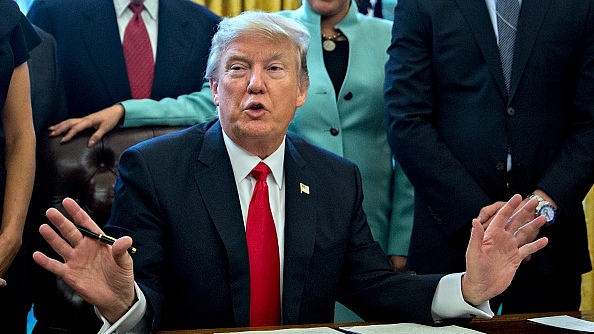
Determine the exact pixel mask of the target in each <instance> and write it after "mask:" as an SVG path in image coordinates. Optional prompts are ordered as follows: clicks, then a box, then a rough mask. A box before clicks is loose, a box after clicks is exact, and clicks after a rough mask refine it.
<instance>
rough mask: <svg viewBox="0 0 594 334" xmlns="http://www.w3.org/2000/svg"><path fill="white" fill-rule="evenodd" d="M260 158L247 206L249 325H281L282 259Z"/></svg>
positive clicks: (265, 166)
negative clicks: (254, 183) (280, 259)
mask: <svg viewBox="0 0 594 334" xmlns="http://www.w3.org/2000/svg"><path fill="white" fill-rule="evenodd" d="M269 173H270V168H269V167H268V165H266V164H265V163H263V162H260V163H259V164H258V165H257V166H256V167H254V169H253V170H252V172H251V175H252V176H253V177H254V178H255V179H256V186H255V187H254V192H253V193H252V199H251V201H250V206H249V209H248V216H247V223H246V238H247V244H248V255H249V263H250V326H252V327H258V326H275V325H280V261H279V252H278V239H277V237H276V227H275V226H274V219H273V218H272V212H271V211H270V201H269V199H268V184H267V183H266V176H267V175H268V174H269Z"/></svg>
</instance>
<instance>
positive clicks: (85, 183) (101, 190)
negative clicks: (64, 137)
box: [31, 126, 184, 334]
mask: <svg viewBox="0 0 594 334" xmlns="http://www.w3.org/2000/svg"><path fill="white" fill-rule="evenodd" d="M183 128H184V127H166V126H160V127H138V128H116V129H114V130H112V131H110V132H109V133H107V134H106V135H105V136H104V137H103V138H102V139H101V140H100V141H99V142H98V143H96V144H95V145H94V146H93V147H90V148H89V147H87V142H88V140H89V137H90V135H91V134H92V133H93V130H88V131H85V132H82V133H80V134H79V135H77V136H76V137H75V138H73V139H72V140H71V141H69V142H67V143H63V144H62V143H60V139H61V137H53V138H52V137H49V136H46V137H45V138H42V140H41V141H40V142H41V144H40V147H39V148H38V152H39V153H40V154H39V155H38V161H37V170H38V173H37V179H36V185H35V187H36V192H35V195H34V196H35V197H36V198H35V199H36V201H35V202H36V203H38V207H37V208H35V209H34V212H35V219H34V221H36V222H37V225H40V224H41V223H47V222H49V221H48V220H47V218H46V217H45V215H44V214H45V211H46V210H47V209H48V208H49V207H55V208H57V209H59V210H61V211H62V212H63V213H65V212H64V210H63V208H62V205H61V202H62V199H64V198H65V197H71V198H73V199H74V200H76V201H77V202H78V204H79V205H80V206H81V207H82V208H83V209H84V210H85V211H87V212H88V213H89V215H90V216H91V218H93V220H94V221H95V222H96V223H97V224H98V225H99V226H100V227H101V226H103V225H105V223H107V221H108V219H109V216H110V212H111V204H112V202H113V199H114V185H115V181H116V177H117V166H118V162H119V157H120V155H121V154H122V153H123V151H124V150H125V149H127V148H128V147H130V146H132V145H134V144H136V143H139V142H141V141H144V140H147V139H150V138H153V137H156V136H160V135H162V134H165V133H170V132H174V131H178V130H181V129H183ZM33 235H34V237H35V238H34V241H33V244H34V248H35V249H38V250H41V251H43V252H44V253H45V254H48V255H49V256H52V257H54V258H57V259H59V256H58V255H57V254H56V253H55V252H54V251H53V250H52V249H51V248H50V247H49V245H48V244H47V243H46V242H45V241H44V240H43V239H42V238H41V236H39V233H34V234H33ZM31 274H32V275H34V276H33V277H34V280H35V282H36V283H35V288H34V300H33V311H34V315H35V317H36V318H37V323H36V325H35V327H34V329H33V333H35V334H40V333H71V334H75V333H97V330H98V329H99V328H100V322H99V321H98V319H97V317H96V315H95V314H94V311H93V308H92V306H91V305H89V304H87V303H86V302H84V301H83V300H82V299H81V298H80V297H79V296H78V295H76V293H74V292H73V291H72V289H70V287H69V286H67V285H66V284H65V283H64V282H63V281H62V280H61V279H59V278H58V277H56V276H55V275H53V274H52V273H50V272H48V271H46V270H44V269H43V268H41V267H39V266H38V265H35V266H34V267H33V272H32V273H31Z"/></svg>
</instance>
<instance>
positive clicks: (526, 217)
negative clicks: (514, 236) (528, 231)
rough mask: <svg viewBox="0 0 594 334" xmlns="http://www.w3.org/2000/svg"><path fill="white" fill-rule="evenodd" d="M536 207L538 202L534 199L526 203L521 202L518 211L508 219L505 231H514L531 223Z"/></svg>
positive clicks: (524, 201)
mask: <svg viewBox="0 0 594 334" xmlns="http://www.w3.org/2000/svg"><path fill="white" fill-rule="evenodd" d="M537 205H538V201H537V200H536V199H529V200H528V201H526V200H523V201H522V202H521V203H520V207H519V209H518V210H516V212H515V213H514V214H513V215H512V216H511V217H510V219H509V222H508V225H507V230H509V231H516V230H518V229H519V228H520V227H522V226H523V225H525V224H527V223H528V222H530V221H532V220H533V219H534V213H535V212H536V206H537Z"/></svg>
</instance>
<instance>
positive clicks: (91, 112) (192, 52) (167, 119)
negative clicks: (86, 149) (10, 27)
mask: <svg viewBox="0 0 594 334" xmlns="http://www.w3.org/2000/svg"><path fill="white" fill-rule="evenodd" d="M137 2H138V1H134V3H137ZM141 3H142V7H143V9H142V10H141V12H140V14H139V15H140V17H139V18H136V15H135V14H134V12H133V10H132V7H131V3H130V1H128V0H98V1H96V0H77V1H63V0H39V1H35V2H34V3H33V4H32V5H31V8H30V10H29V12H28V14H27V17H28V18H29V19H30V20H31V21H32V22H33V23H34V24H36V25H37V26H39V27H40V28H42V29H44V30H45V31H47V32H49V33H50V34H51V35H53V36H54V37H55V39H56V41H57V46H58V50H57V51H58V64H59V66H60V70H61V74H62V78H63V81H64V89H65V94H66V100H67V106H68V117H69V119H67V120H64V122H60V123H58V125H64V124H71V123H73V124H77V123H78V122H79V121H81V120H82V119H84V117H85V116H89V117H97V116H101V117H103V119H105V120H106V121H107V122H110V124H112V126H111V128H113V127H114V126H116V125H117V124H120V123H121V124H122V125H124V126H140V125H177V124H180V123H181V124H183V122H184V119H183V118H181V117H178V115H177V114H176V113H175V111H172V109H171V108H167V105H168V103H169V102H170V100H171V98H172V97H177V96H179V95H182V94H188V93H191V92H197V93H196V96H194V97H193V98H194V99H195V100H196V101H195V103H198V104H199V105H201V106H203V108H201V109H200V110H201V112H202V113H201V114H200V115H198V116H197V117H200V119H201V120H202V121H205V120H208V119H212V118H214V117H216V113H215V108H214V105H213V103H212V94H211V92H210V89H209V88H208V85H207V84H206V89H204V90H203V89H202V88H203V87H204V86H205V82H204V80H203V76H204V70H205V68H206V59H207V57H208V51H209V49H210V42H211V39H212V35H213V34H214V31H215V30H216V24H217V23H218V22H219V21H220V18H219V17H218V16H217V15H215V14H214V13H212V12H211V11H210V10H208V9H207V8H206V7H204V6H201V5H198V4H196V3H192V2H191V1H185V0H145V1H142V2H141ZM136 20H138V22H140V23H141V24H140V27H143V28H144V30H145V33H146V34H148V44H149V45H147V46H148V47H149V49H150V51H149V54H150V55H152V56H151V60H152V65H151V66H149V69H141V70H139V69H137V68H133V67H129V65H131V63H132V64H133V63H135V62H137V61H134V60H132V61H131V60H130V59H129V58H128V57H126V54H127V53H125V51H124V50H126V45H127V43H126V40H127V38H126V32H129V30H128V28H129V27H131V24H130V23H131V22H136ZM133 49H134V47H133ZM135 49H138V47H135ZM126 59H128V61H127V60H126ZM149 65H150V64H149ZM144 72H150V73H153V78H152V84H151V85H149V87H148V93H147V92H146V91H145V92H144V93H143V94H144V95H142V94H139V95H136V94H135V92H136V89H134V87H135V84H134V82H135V81H134V80H133V78H134V77H136V75H135V74H138V73H144ZM133 98H134V100H130V99H133ZM149 98H150V99H154V100H159V102H156V101H153V100H150V99H149ZM155 103H159V104H161V105H164V106H163V107H161V108H160V109H158V110H157V109H156V108H154V104H155ZM124 108H125V116H124ZM81 117H82V118H81ZM55 124H56V123H52V124H50V125H55ZM186 124H187V123H186ZM95 125H96V124H93V126H95ZM56 131H58V132H59V131H60V129H59V128H58V129H55V128H54V127H53V126H52V127H50V135H56V134H57V133H56ZM98 131H104V132H106V130H104V128H100V129H98ZM91 139H92V141H91V142H90V143H89V144H90V145H91V146H92V145H93V144H94V143H95V142H96V141H97V140H98V139H97V137H92V138H91ZM36 279H37V280H38V282H39V283H40V284H41V285H42V288H41V289H40V290H39V291H40V294H41V295H40V298H39V299H38V300H37V303H36V306H35V308H36V316H37V317H38V320H39V321H38V323H37V325H36V327H37V328H43V327H44V326H46V325H47V327H52V326H54V325H56V326H59V327H63V328H67V329H68V330H70V331H71V332H78V331H77V330H76V329H75V328H77V327H86V326H88V322H89V321H88V320H87V317H86V316H84V314H85V311H86V308H85V307H80V306H78V305H77V306H76V307H75V306H74V305H76V304H77V303H75V302H73V301H72V299H71V296H65V295H66V294H65V293H63V292H62V290H63V289H62V288H61V287H60V284H61V283H62V282H59V281H58V280H57V279H56V277H54V276H53V275H51V274H49V273H47V272H46V275H43V276H38V277H36ZM74 300H76V296H75V297H74ZM79 300H80V298H79ZM79 307H80V309H79ZM88 311H89V312H88V313H89V314H90V315H91V317H92V318H95V317H94V314H93V313H92V308H90V307H88ZM58 324H60V325H58Z"/></svg>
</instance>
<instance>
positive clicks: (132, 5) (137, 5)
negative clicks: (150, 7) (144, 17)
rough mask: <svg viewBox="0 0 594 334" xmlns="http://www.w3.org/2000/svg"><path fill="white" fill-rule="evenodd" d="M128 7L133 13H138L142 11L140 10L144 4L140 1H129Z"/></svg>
mask: <svg viewBox="0 0 594 334" xmlns="http://www.w3.org/2000/svg"><path fill="white" fill-rule="evenodd" d="M128 7H130V10H131V11H132V12H133V13H134V15H139V14H140V13H142V10H143V9H144V5H143V4H142V2H130V5H128Z"/></svg>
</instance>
